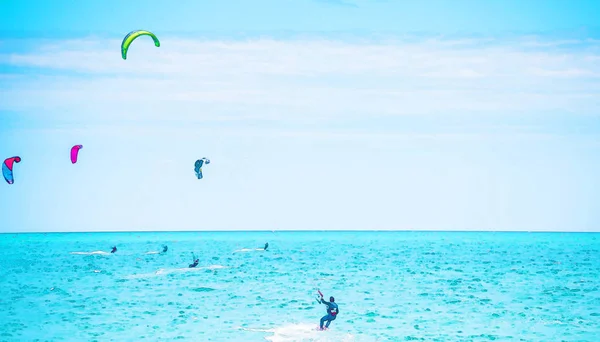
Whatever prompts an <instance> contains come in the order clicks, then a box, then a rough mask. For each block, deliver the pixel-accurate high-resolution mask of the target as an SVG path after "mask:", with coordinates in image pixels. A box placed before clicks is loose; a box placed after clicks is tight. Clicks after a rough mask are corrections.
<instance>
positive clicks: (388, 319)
mask: <svg viewBox="0 0 600 342" xmlns="http://www.w3.org/2000/svg"><path fill="white" fill-rule="evenodd" d="M265 242H269V245H270V246H269V249H268V250H267V251H260V250H255V249H256V248H260V247H262V246H263V245H264V243H265ZM113 245H116V246H117V248H118V251H117V253H115V254H81V253H91V252H95V251H104V252H108V251H110V248H111V247H112V246H113ZM162 245H167V246H168V247H169V250H168V251H167V253H164V254H160V253H159V254H148V253H149V252H150V253H152V252H157V251H160V250H161V249H162V248H161V246H162ZM244 248H245V249H246V250H242V249H244ZM240 250H242V251H240ZM236 251H237V252H236ZM77 253H80V254H77ZM192 253H194V254H195V255H196V256H197V258H198V259H200V264H199V265H198V268H197V269H189V268H187V266H188V264H190V263H191V262H192ZM0 285H1V286H0V340H1V341H140V340H147V341H173V340H185V341H407V340H418V341H489V340H497V341H600V234H590V233H476V232H471V233H469V232H465V233H459V232H455V233H453V232H191V233H190V232H185V233H69V234H58V233H56V234H1V235H0ZM316 287H318V288H320V289H321V291H322V292H323V293H324V295H325V296H326V298H328V297H329V296H330V295H332V296H334V297H335V298H336V302H337V303H338V304H339V307H340V314H339V316H338V318H337V319H336V320H335V321H334V322H333V323H332V324H331V326H330V330H328V331H323V332H321V331H316V330H314V329H315V328H316V327H317V325H318V322H319V319H320V318H321V317H322V316H323V315H324V314H325V306H324V305H319V304H317V303H316V300H315V296H316V291H315V288H316Z"/></svg>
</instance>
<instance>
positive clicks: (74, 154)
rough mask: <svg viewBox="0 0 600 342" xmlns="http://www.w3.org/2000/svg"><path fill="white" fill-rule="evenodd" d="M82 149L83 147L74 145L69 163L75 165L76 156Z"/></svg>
mask: <svg viewBox="0 0 600 342" xmlns="http://www.w3.org/2000/svg"><path fill="white" fill-rule="evenodd" d="M82 148H83V145H75V146H73V147H71V163H73V164H75V163H77V156H78V155H79V150H81V149H82Z"/></svg>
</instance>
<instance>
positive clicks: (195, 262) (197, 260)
mask: <svg viewBox="0 0 600 342" xmlns="http://www.w3.org/2000/svg"><path fill="white" fill-rule="evenodd" d="M199 261H200V260H199V259H196V260H194V263H193V264H190V268H194V267H196V266H198V262H199Z"/></svg>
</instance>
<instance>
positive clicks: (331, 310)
mask: <svg viewBox="0 0 600 342" xmlns="http://www.w3.org/2000/svg"><path fill="white" fill-rule="evenodd" d="M319 294H320V295H321V299H317V300H318V301H319V303H321V304H325V305H327V315H325V316H323V317H322V318H321V324H320V325H319V328H320V329H321V330H323V323H325V322H327V323H326V324H325V328H329V324H330V323H331V322H333V321H335V319H336V317H337V315H338V313H339V312H340V311H339V308H338V305H337V304H336V303H335V298H333V296H332V297H329V302H327V301H325V299H323V294H322V293H321V291H319Z"/></svg>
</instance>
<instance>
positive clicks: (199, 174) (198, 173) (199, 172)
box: [194, 158, 210, 179]
mask: <svg viewBox="0 0 600 342" xmlns="http://www.w3.org/2000/svg"><path fill="white" fill-rule="evenodd" d="M204 164H210V160H209V159H208V158H202V159H198V160H196V163H195V164H194V172H196V177H198V179H202V165H204Z"/></svg>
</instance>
